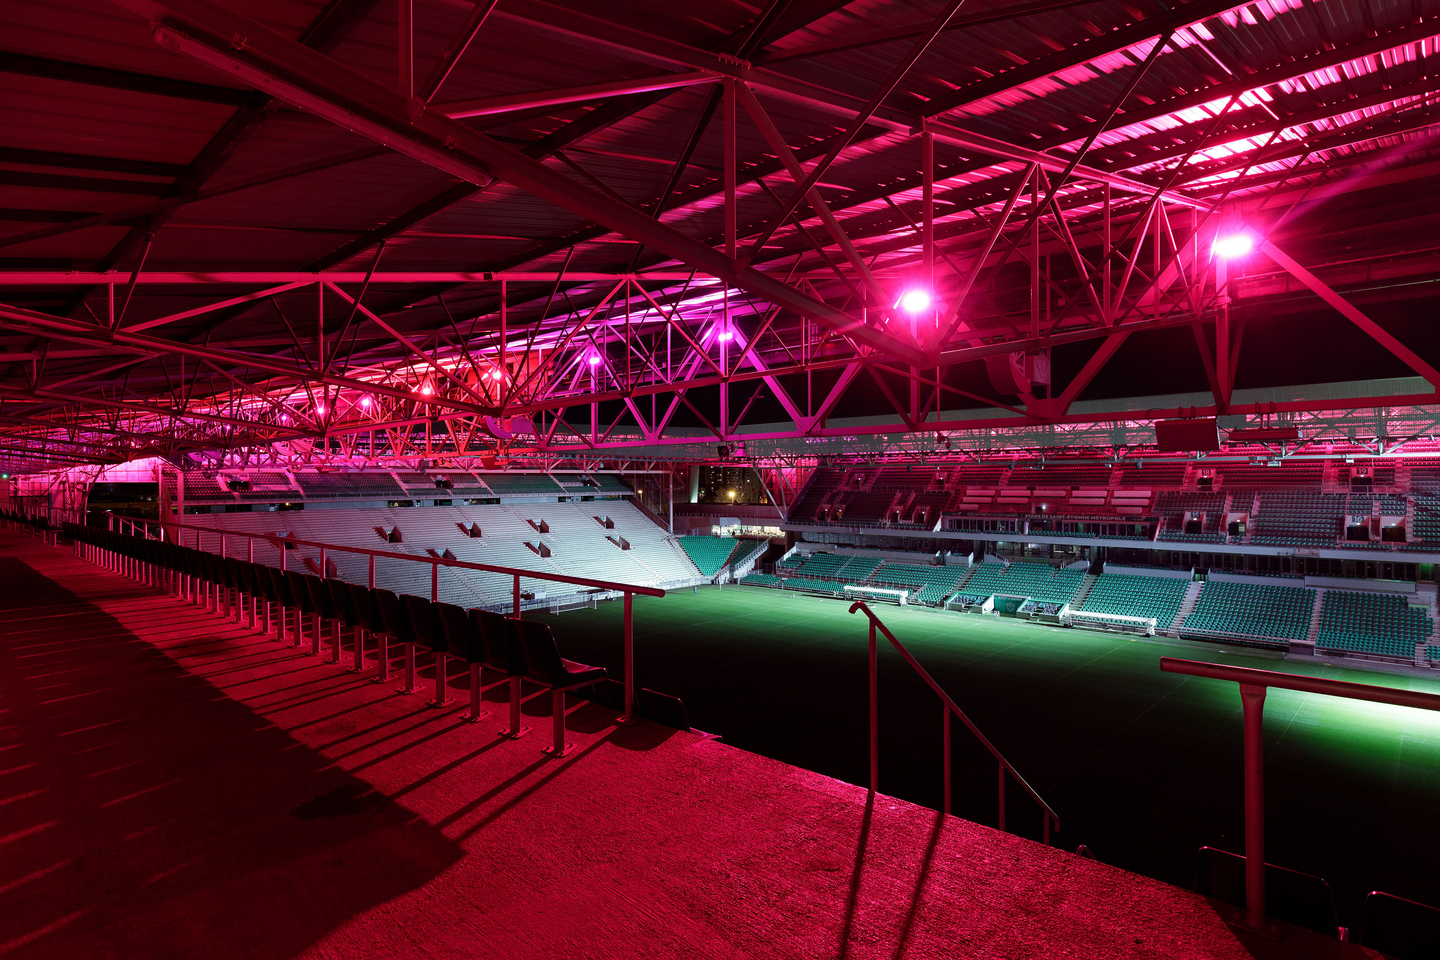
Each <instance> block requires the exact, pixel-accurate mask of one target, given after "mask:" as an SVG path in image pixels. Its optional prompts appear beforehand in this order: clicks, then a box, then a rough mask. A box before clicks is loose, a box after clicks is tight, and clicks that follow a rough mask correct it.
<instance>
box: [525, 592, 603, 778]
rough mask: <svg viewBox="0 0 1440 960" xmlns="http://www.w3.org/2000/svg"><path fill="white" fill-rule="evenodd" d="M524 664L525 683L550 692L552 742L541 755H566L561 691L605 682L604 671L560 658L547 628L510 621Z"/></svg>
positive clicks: (536, 622) (535, 623)
mask: <svg viewBox="0 0 1440 960" xmlns="http://www.w3.org/2000/svg"><path fill="white" fill-rule="evenodd" d="M511 623H512V624H513V625H514V628H515V632H516V634H517V635H518V639H519V643H520V654H521V656H522V657H523V658H524V663H525V679H527V680H529V681H531V682H532V683H538V684H540V685H541V686H543V687H549V688H550V704H551V707H550V709H551V716H552V717H553V718H554V720H553V726H554V733H555V739H554V743H553V745H552V746H550V747H547V748H546V749H545V752H546V753H548V754H550V755H551V756H552V757H563V756H565V754H567V753H569V752H570V745H569V744H567V743H566V742H565V691H566V690H574V689H576V688H578V687H588V686H590V685H591V684H594V683H598V682H600V681H601V680H604V679H605V668H604V667H591V666H587V665H585V664H583V663H575V662H574V661H572V660H566V659H565V658H564V657H562V656H560V648H559V647H558V646H557V645H556V644H555V635H554V634H553V633H551V632H550V628H549V626H547V625H546V624H543V623H540V622H539V621H536V620H512V621H511Z"/></svg>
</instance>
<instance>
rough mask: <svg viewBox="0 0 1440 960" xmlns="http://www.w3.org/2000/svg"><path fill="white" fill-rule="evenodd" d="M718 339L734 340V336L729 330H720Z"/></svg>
mask: <svg viewBox="0 0 1440 960" xmlns="http://www.w3.org/2000/svg"><path fill="white" fill-rule="evenodd" d="M720 339H721V340H734V339H735V334H733V333H731V332H730V331H729V330H722V331H720Z"/></svg>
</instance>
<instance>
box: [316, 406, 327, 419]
mask: <svg viewBox="0 0 1440 960" xmlns="http://www.w3.org/2000/svg"><path fill="white" fill-rule="evenodd" d="M315 416H317V417H323V416H325V404H323V403H317V404H315Z"/></svg>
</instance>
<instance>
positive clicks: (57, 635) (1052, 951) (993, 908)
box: [0, 532, 1375, 960]
mask: <svg viewBox="0 0 1440 960" xmlns="http://www.w3.org/2000/svg"><path fill="white" fill-rule="evenodd" d="M450 684H451V687H452V688H453V690H452V695H453V696H454V697H455V699H454V700H453V701H452V702H451V704H450V705H448V706H447V707H445V708H443V709H434V708H430V707H427V706H426V705H425V699H426V697H425V695H424V691H426V689H427V687H428V684H422V686H421V691H422V692H421V693H420V694H417V695H406V694H404V693H401V692H400V691H399V689H398V688H399V684H398V682H395V681H392V682H390V683H386V684H377V683H374V682H372V681H371V680H370V679H369V678H368V677H367V676H358V675H354V674H351V673H348V672H346V671H345V669H344V668H343V666H337V665H332V664H328V663H324V662H321V661H320V660H318V659H316V658H313V657H311V656H308V655H307V654H305V653H302V652H300V651H298V650H296V649H295V648H291V647H285V646H281V645H280V644H278V643H276V642H275V641H273V640H268V639H265V638H262V637H260V636H257V635H256V634H253V633H250V632H248V631H246V630H244V629H242V628H240V627H239V626H237V625H235V624H233V623H231V622H228V621H226V620H224V619H223V618H221V617H218V616H215V615H211V614H207V613H205V612H203V611H201V610H200V609H199V608H196V607H191V606H186V605H183V604H181V603H178V602H176V601H174V600H172V599H169V598H166V597H163V596H160V595H158V594H157V593H156V592H154V591H152V590H149V589H146V588H144V587H141V586H140V585H138V584H136V583H133V582H131V581H129V580H126V579H123V578H121V577H118V576H115V575H112V574H109V573H106V572H104V571H102V570H100V569H98V568H96V567H94V566H92V565H90V564H87V563H84V562H82V561H79V560H77V559H75V558H74V557H73V556H72V554H71V551H70V549H69V548H68V547H62V548H54V547H47V546H44V545H43V544H42V543H41V542H40V541H38V540H34V539H30V538H27V537H24V536H23V535H20V534H15V533H11V532H3V533H0V852H3V856H0V956H4V957H11V956H13V957H67V958H68V957H85V958H109V957H116V958H119V957H124V958H132V957H145V958H169V957H176V958H178V957H187V958H190V957H216V958H227V960H228V958H236V960H239V958H247V960H248V958H258V960H269V958H289V957H337V958H338V957H347V958H350V957H387V958H389V957H406V958H408V957H417V958H419V957H426V958H437V957H439V958H445V957H503V958H525V957H576V958H581V957H585V958H609V957H647V958H654V957H681V956H683V957H716V958H719V957H736V958H740V957H746V958H749V957H806V958H809V957H856V958H862V957H890V958H899V957H913V958H929V957H935V958H941V957H944V958H955V957H966V958H989V957H994V958H1007V960H1017V958H1027V957H1035V958H1042V957H1043V958H1057V957H1074V958H1101V957H1104V958H1122V957H1123V958H1130V957H1134V958H1142V957H1144V958H1171V957H1173V958H1179V957H1185V958H1243V957H1249V956H1257V955H1262V954H1263V955H1265V956H1267V957H1269V956H1274V955H1277V950H1282V947H1280V946H1279V945H1278V944H1277V942H1276V941H1260V940H1255V938H1249V937H1247V938H1245V943H1242V941H1241V940H1240V939H1237V937H1236V935H1235V934H1234V933H1232V931H1231V928H1230V927H1228V926H1227V925H1226V924H1225V922H1224V921H1223V919H1222V918H1221V917H1220V916H1219V915H1218V914H1217V913H1216V912H1215V910H1214V909H1213V908H1212V907H1211V905H1210V904H1209V903H1207V902H1206V901H1205V900H1203V899H1201V898H1200V897H1197V896H1196V895H1194V894H1192V893H1189V892H1186V891H1183V890H1179V889H1176V888H1174V887H1170V886H1167V885H1165V884H1162V883H1159V882H1157V881H1154V880H1150V879H1147V878H1145V877H1141V876H1137V875H1135V874H1130V873H1126V872H1124V871H1122V870H1119V869H1116V868H1113V867H1109V866H1106V865H1104V864H1100V863H1096V862H1094V861H1090V860H1084V859H1081V858H1078V857H1075V856H1072V855H1070V854H1067V853H1064V852H1061V851H1060V850H1057V849H1052V848H1047V847H1043V846H1040V845H1038V844H1035V843H1031V842H1029V841H1026V840H1023V839H1019V838H1016V837H1012V836H1009V835H1007V834H1002V833H998V832H997V831H995V830H992V829H989V828H986V827H982V826H979V825H976V824H973V823H970V822H967V821H964V820H960V819H957V818H946V817H943V816H940V815H938V814H936V813H935V812H933V811H931V810H927V809H925V808H922V807H917V806H914V805H910V804H907V803H904V802H902V801H898V800H893V799H891V798H888V797H884V796H880V797H877V798H876V800H875V802H874V803H873V804H867V798H866V793H865V791H864V790H862V789H860V788H857V787H854V786H851V785H848V784H845V783H841V782H839V781H836V780H832V779H829V778H827V777H823V776H819V775H817V774H813V773H809V772H807V771H804V770H800V769H798V768H794V767H789V766H786V765H784V764H781V763H778V762H775V761H771V760H768V759H765V758H763V757H760V756H757V755H755V754H750V753H746V752H744V751H740V750H737V749H734V748H731V747H728V746H725V745H724V744H721V743H717V742H715V741H712V740H706V739H705V738H702V737H700V736H697V735H694V734H690V733H680V732H677V731H674V730H670V729H668V728H665V727H660V726H656V725H653V724H644V723H642V724H639V725H637V726H634V727H617V726H615V725H614V724H613V723H612V721H613V718H614V713H613V711H609V710H606V709H603V708H601V707H599V706H596V705H593V704H589V703H585V702H583V701H578V700H573V701H571V707H570V713H569V716H568V719H567V723H568V725H569V730H570V738H571V739H572V741H573V742H574V743H575V744H576V745H577V749H576V750H575V751H574V752H573V753H572V754H571V755H570V756H568V757H566V758H564V759H562V760H550V759H548V758H546V757H545V756H544V755H542V754H541V752H540V748H541V747H542V746H544V745H545V743H546V742H547V734H548V732H549V731H548V727H549V716H548V713H549V697H548V694H541V695H539V696H536V697H534V698H533V699H531V700H530V701H528V702H527V704H526V714H527V722H528V724H529V725H530V727H531V728H532V730H531V733H530V735H529V736H527V737H525V738H522V739H520V740H513V741H512V740H506V739H501V738H499V737H497V733H498V731H499V729H500V727H501V726H502V724H503V715H502V714H503V703H502V702H500V701H501V700H502V699H503V696H504V692H503V687H496V688H494V689H492V690H490V691H488V695H489V698H490V699H492V700H493V701H495V702H493V703H491V704H490V707H491V711H492V712H491V715H490V716H489V717H487V718H485V719H483V720H481V721H480V722H478V723H473V724H472V723H467V722H466V721H465V720H464V713H465V707H466V695H465V684H466V678H465V676H464V675H459V674H457V675H456V676H454V677H452V678H451V680H450ZM1252 940H1254V942H1251V941H1252ZM1247 944H1248V948H1247ZM1330 944H1333V951H1332V948H1331V946H1330ZM1297 951H1299V952H1297ZM1283 952H1285V953H1288V954H1290V955H1296V956H1299V955H1306V956H1323V955H1326V954H1327V953H1329V954H1331V955H1334V956H1339V955H1340V952H1341V945H1340V944H1338V942H1335V941H1329V942H1328V944H1325V945H1323V949H1322V948H1319V947H1315V946H1313V945H1311V946H1308V947H1305V946H1302V944H1301V942H1300V941H1299V940H1298V939H1296V938H1294V937H1292V938H1291V939H1290V940H1289V941H1288V947H1287V948H1283ZM1344 954H1345V955H1346V956H1357V957H1358V956H1361V955H1365V954H1362V952H1361V951H1359V950H1358V949H1357V948H1349V947H1347V948H1344ZM1368 955H1370V956H1375V955H1374V954H1368Z"/></svg>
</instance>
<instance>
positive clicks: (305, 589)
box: [284, 570, 320, 654]
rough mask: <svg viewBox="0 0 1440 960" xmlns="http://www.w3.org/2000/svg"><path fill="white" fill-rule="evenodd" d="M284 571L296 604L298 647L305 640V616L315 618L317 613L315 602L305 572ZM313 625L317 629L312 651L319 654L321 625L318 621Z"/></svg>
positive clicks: (313, 638) (296, 637)
mask: <svg viewBox="0 0 1440 960" xmlns="http://www.w3.org/2000/svg"><path fill="white" fill-rule="evenodd" d="M284 573H285V579H286V581H287V582H288V583H289V584H290V597H291V599H292V600H293V602H294V605H295V646H297V647H298V646H300V645H302V644H303V643H304V642H305V618H306V617H307V616H309V617H312V618H313V617H314V615H315V613H316V610H315V602H314V601H313V600H312V599H311V598H310V587H309V585H308V584H306V583H305V574H303V573H301V572H300V571H299V570H286V571H284ZM313 626H314V627H315V630H314V636H313V637H312V638H311V641H310V644H311V647H310V652H311V653H316V654H318V653H319V652H320V629H319V627H320V625H319V624H318V623H316V624H314V625H313Z"/></svg>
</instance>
